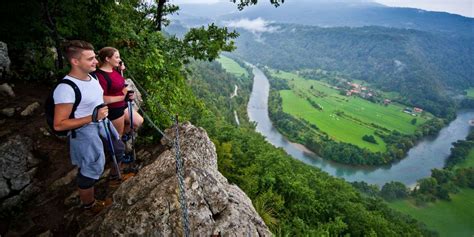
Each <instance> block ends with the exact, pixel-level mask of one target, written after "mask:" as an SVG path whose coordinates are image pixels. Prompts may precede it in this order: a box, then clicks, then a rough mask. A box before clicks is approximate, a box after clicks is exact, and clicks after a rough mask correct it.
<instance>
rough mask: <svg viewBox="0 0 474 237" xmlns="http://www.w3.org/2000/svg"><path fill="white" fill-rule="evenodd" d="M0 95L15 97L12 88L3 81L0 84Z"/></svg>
mask: <svg viewBox="0 0 474 237" xmlns="http://www.w3.org/2000/svg"><path fill="white" fill-rule="evenodd" d="M0 95H6V96H10V97H15V92H14V91H13V88H12V87H11V86H10V85H8V84H7V83H3V84H1V85H0Z"/></svg>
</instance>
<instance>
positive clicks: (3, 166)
mask: <svg viewBox="0 0 474 237" xmlns="http://www.w3.org/2000/svg"><path fill="white" fill-rule="evenodd" d="M32 150H33V142H32V141H31V139H29V138H27V137H23V136H20V135H17V136H14V137H11V138H9V139H8V140H7V141H6V142H5V143H3V144H0V154H2V159H0V196H1V197H7V196H10V197H8V199H6V200H4V201H3V202H0V204H1V207H0V210H4V209H6V208H11V207H14V206H16V205H18V204H20V202H22V201H25V200H27V199H28V198H30V197H31V195H32V194H34V193H35V190H36V189H37V188H36V187H34V186H35V185H33V184H32V182H33V177H34V175H35V174H36V172H37V168H36V166H37V165H38V164H39V160H37V159H36V158H35V157H34V156H33V154H32ZM13 191H14V192H13Z"/></svg>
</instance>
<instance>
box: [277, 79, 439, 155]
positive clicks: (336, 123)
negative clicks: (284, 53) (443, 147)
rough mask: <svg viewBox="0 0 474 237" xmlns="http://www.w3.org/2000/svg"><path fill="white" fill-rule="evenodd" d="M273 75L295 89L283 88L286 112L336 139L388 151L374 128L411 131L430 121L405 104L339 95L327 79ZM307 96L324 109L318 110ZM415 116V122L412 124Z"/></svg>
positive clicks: (410, 132) (383, 130) (409, 132)
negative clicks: (407, 109) (368, 137)
mask: <svg viewBox="0 0 474 237" xmlns="http://www.w3.org/2000/svg"><path fill="white" fill-rule="evenodd" d="M272 76H274V77H279V78H283V79H286V80H287V81H288V83H289V85H290V87H291V88H292V89H291V90H282V91H280V95H281V97H282V99H283V111H284V112H285V113H289V114H291V115H293V116H296V117H298V118H302V119H305V120H307V121H309V122H310V123H313V124H315V125H316V126H318V127H319V129H321V130H322V131H324V132H326V133H327V134H328V135H329V136H330V137H332V138H333V139H334V140H336V141H342V142H347V143H351V144H354V145H357V146H359V147H364V148H367V149H369V150H371V151H374V152H377V151H381V152H383V151H385V150H386V145H385V143H384V142H383V141H382V139H381V138H380V137H378V136H376V135H375V131H377V130H379V131H381V132H384V133H386V132H388V131H392V130H397V131H399V132H401V133H404V134H412V133H413V132H414V131H415V129H416V127H417V126H419V125H421V124H423V123H424V122H426V120H427V118H426V117H422V116H421V115H418V116H416V117H415V116H412V115H410V114H407V113H404V112H403V109H404V108H405V106H403V105H400V104H396V103H392V104H389V105H388V106H384V105H382V104H376V103H372V102H370V101H368V100H365V99H362V98H359V97H357V96H345V95H340V93H339V91H338V90H336V89H334V88H333V87H332V86H330V85H328V84H326V83H324V82H321V81H316V80H306V79H304V78H302V77H300V76H298V75H296V74H294V73H288V72H282V71H279V72H278V73H277V72H276V71H272ZM308 99H309V100H311V101H313V103H317V104H318V105H319V106H320V107H321V108H322V109H316V108H315V107H314V106H313V105H311V103H310V102H309V101H308ZM427 116H430V115H427ZM414 118H416V124H412V120H413V119H414ZM364 135H373V136H374V137H375V139H376V141H377V143H378V144H373V143H369V142H367V141H364V140H362V137H363V136H364Z"/></svg>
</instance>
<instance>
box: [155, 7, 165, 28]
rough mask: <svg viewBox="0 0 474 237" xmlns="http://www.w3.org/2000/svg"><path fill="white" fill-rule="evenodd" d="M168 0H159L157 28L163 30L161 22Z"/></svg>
mask: <svg viewBox="0 0 474 237" xmlns="http://www.w3.org/2000/svg"><path fill="white" fill-rule="evenodd" d="M166 1H167V0H158V1H157V2H158V7H157V9H156V30H157V31H161V22H162V20H163V8H164V7H165V3H166Z"/></svg>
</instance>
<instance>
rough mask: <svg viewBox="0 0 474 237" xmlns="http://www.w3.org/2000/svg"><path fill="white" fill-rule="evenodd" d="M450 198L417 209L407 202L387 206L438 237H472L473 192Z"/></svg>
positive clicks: (473, 217) (473, 219)
mask: <svg viewBox="0 0 474 237" xmlns="http://www.w3.org/2000/svg"><path fill="white" fill-rule="evenodd" d="M450 196H451V199H452V200H451V201H436V202H435V203H431V204H429V205H428V206H427V207H417V206H415V205H414V204H412V203H411V202H410V201H408V200H403V201H395V202H391V203H389V206H390V207H392V208H394V209H395V210H398V211H400V212H402V213H406V214H409V215H411V216H412V217H414V218H416V219H418V220H420V221H422V222H424V223H426V225H427V226H428V227H429V228H430V229H433V230H436V231H437V232H439V234H440V236H446V237H451V236H456V237H464V236H465V237H472V236H474V190H473V189H462V190H461V192H460V193H457V194H454V195H453V194H452V195H450Z"/></svg>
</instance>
